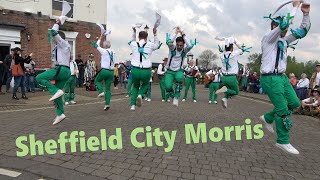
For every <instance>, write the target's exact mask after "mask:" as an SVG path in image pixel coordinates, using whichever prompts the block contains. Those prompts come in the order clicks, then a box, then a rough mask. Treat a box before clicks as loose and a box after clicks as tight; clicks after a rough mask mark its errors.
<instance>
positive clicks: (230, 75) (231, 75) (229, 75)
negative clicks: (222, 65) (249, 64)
mask: <svg viewBox="0 0 320 180" xmlns="http://www.w3.org/2000/svg"><path fill="white" fill-rule="evenodd" d="M222 75H223V76H236V75H237V74H222Z"/></svg>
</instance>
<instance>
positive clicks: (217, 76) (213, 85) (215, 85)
mask: <svg viewBox="0 0 320 180" xmlns="http://www.w3.org/2000/svg"><path fill="white" fill-rule="evenodd" d="M221 75H222V74H221V72H220V71H219V69H218V66H217V65H213V68H212V70H210V71H209V72H207V73H206V76H207V77H208V79H209V80H210V81H211V82H210V83H209V89H210V93H209V104H212V96H213V94H214V99H213V100H214V101H213V102H214V104H218V95H217V94H216V91H217V90H218V89H219V87H220V82H221Z"/></svg>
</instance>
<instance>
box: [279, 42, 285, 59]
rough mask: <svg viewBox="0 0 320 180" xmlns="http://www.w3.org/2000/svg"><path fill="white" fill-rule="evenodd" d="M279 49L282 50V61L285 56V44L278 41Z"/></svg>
mask: <svg viewBox="0 0 320 180" xmlns="http://www.w3.org/2000/svg"><path fill="white" fill-rule="evenodd" d="M278 47H279V49H280V59H281V60H282V59H283V56H284V43H283V42H282V41H278Z"/></svg>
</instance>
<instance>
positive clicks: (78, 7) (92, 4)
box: [0, 0, 107, 24]
mask: <svg viewBox="0 0 320 180" xmlns="http://www.w3.org/2000/svg"><path fill="white" fill-rule="evenodd" d="M106 4H107V0H74V12H73V14H74V18H73V19H74V20H80V21H86V22H93V23H96V22H100V23H104V24H106V22H107V17H106V15H107V8H106V7H107V5H106ZM0 6H1V7H3V8H4V9H8V10H15V11H21V12H31V13H34V14H36V13H37V12H38V11H41V13H42V14H43V15H48V16H52V0H10V1H6V0H0Z"/></svg>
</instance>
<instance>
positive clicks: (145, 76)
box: [129, 27, 160, 111]
mask: <svg viewBox="0 0 320 180" xmlns="http://www.w3.org/2000/svg"><path fill="white" fill-rule="evenodd" d="M132 29H133V35H132V40H131V41H130V42H129V45H130V47H131V50H132V60H131V64H132V70H131V73H132V81H133V88H132V97H131V111H135V109H136V106H138V107H141V105H142V99H143V97H142V96H143V95H144V94H145V93H146V92H147V89H148V86H149V83H150V82H149V81H150V78H151V67H152V63H151V60H150V57H151V55H152V52H153V51H155V50H157V49H159V47H160V41H159V40H158V37H157V29H156V28H153V35H154V42H150V41H148V33H147V32H145V31H140V32H139V37H138V38H139V41H136V28H134V27H133V28H132Z"/></svg>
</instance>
